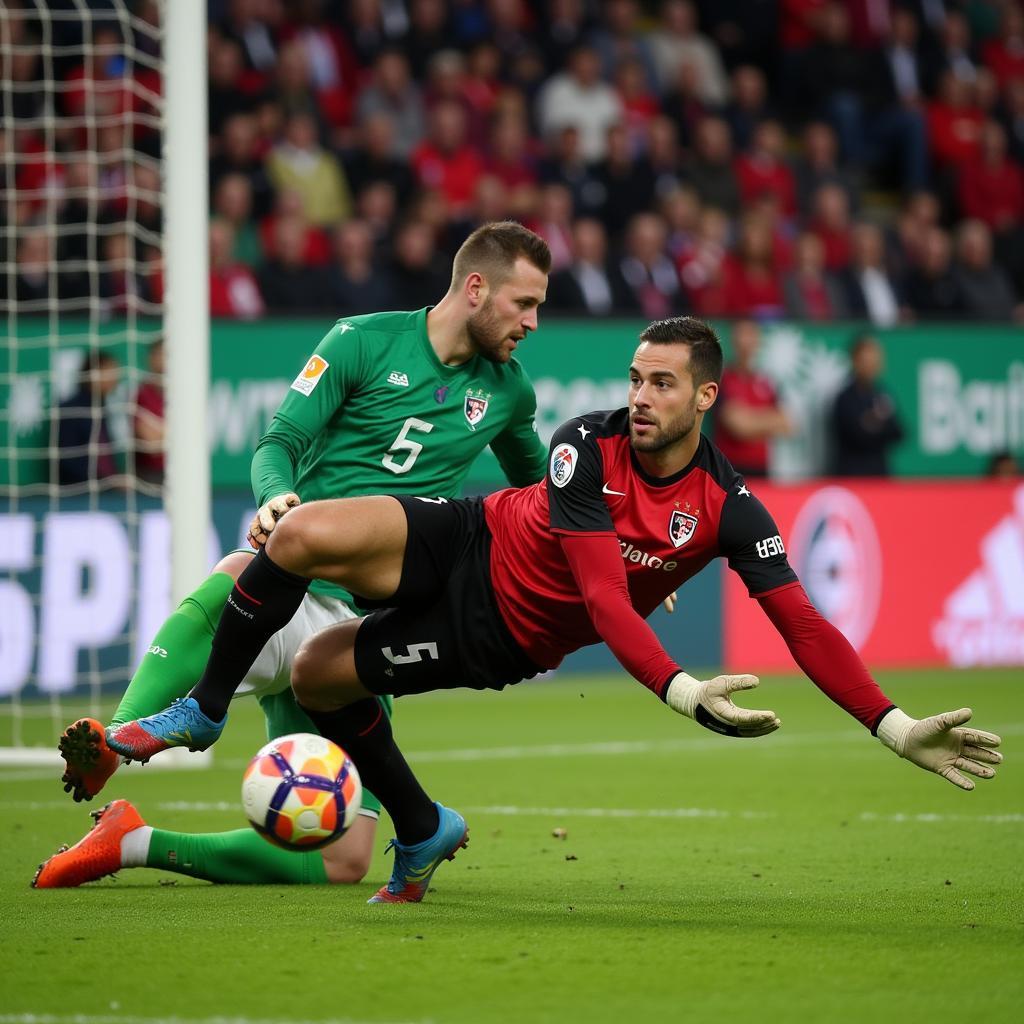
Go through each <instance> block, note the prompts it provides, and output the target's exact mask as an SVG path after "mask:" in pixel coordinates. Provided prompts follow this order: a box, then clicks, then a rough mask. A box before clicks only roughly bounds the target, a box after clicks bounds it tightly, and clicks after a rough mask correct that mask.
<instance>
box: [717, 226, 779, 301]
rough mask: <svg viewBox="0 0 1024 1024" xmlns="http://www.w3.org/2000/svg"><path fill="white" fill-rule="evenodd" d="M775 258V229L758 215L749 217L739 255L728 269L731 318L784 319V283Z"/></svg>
mask: <svg viewBox="0 0 1024 1024" xmlns="http://www.w3.org/2000/svg"><path fill="white" fill-rule="evenodd" d="M774 257H775V246H774V240H773V238H772V229H771V225H770V224H769V222H768V221H767V219H766V218H765V217H763V216H761V215H760V214H758V213H756V212H754V211H751V212H749V213H747V214H745V215H744V217H743V220H742V222H741V224H740V237H739V240H738V242H737V245H736V251H735V253H734V254H733V255H732V256H731V257H730V258H729V260H728V261H727V262H726V265H725V312H726V314H727V315H728V316H756V317H760V318H764V317H779V316H781V315H782V312H783V301H782V281H781V278H780V275H779V270H778V268H777V266H776V264H775V258H774Z"/></svg>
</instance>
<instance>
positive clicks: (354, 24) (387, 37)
mask: <svg viewBox="0 0 1024 1024" xmlns="http://www.w3.org/2000/svg"><path fill="white" fill-rule="evenodd" d="M345 7H346V10H345V11H344V17H345V19H346V22H345V29H346V35H347V36H348V39H349V42H350V43H351V45H352V48H353V50H354V51H355V55H356V61H357V63H358V64H359V66H360V67H361V68H366V67H369V66H370V65H371V64H373V62H374V61H375V60H376V59H377V57H378V56H379V55H380V52H381V50H383V49H384V48H385V47H386V46H388V45H389V44H390V43H392V42H394V41H395V40H396V39H397V37H399V36H401V35H402V33H404V32H405V31H406V29H407V28H408V27H409V22H408V16H407V15H406V12H405V7H404V5H402V4H397V5H396V4H393V3H389V4H386V5H385V4H382V3H381V0H349V3H348V4H346V5H345Z"/></svg>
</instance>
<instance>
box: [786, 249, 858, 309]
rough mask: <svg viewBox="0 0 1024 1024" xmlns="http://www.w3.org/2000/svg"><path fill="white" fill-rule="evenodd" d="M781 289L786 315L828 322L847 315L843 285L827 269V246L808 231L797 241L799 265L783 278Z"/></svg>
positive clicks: (797, 260)
mask: <svg viewBox="0 0 1024 1024" xmlns="http://www.w3.org/2000/svg"><path fill="white" fill-rule="evenodd" d="M782 293H783V296H784V298H785V303H786V316H788V317H791V318H792V319H794V320H807V321H812V322H814V321H817V322H825V321H830V320H843V319H845V318H846V317H847V315H848V312H847V309H846V301H845V296H844V295H843V289H842V286H841V284H840V283H839V281H838V280H837V279H836V277H835V276H834V275H833V274H831V273H829V271H827V270H826V269H825V247H824V246H823V245H822V242H821V239H820V238H819V237H818V236H817V235H815V234H812V233H811V232H809V231H805V232H804V233H803V234H801V235H800V237H799V238H798V239H797V241H796V266H795V267H794V268H793V269H792V270H791V271H790V272H789V273H788V274H786V275H785V277H784V278H783V281H782Z"/></svg>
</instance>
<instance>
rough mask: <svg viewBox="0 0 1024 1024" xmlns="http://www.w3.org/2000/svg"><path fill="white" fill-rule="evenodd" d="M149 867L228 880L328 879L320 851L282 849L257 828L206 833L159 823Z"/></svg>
mask: <svg viewBox="0 0 1024 1024" xmlns="http://www.w3.org/2000/svg"><path fill="white" fill-rule="evenodd" d="M146 867H150V868H161V869H163V870H164V871H174V872H176V873H177V874H179V875H191V876H192V878H205V879H206V880H207V881H208V882H221V883H226V884H228V885H232V884H233V885H275V884H284V885H322V884H323V883H325V882H326V881H327V869H326V868H325V867H324V859H323V856H322V854H321V853H320V851H319V850H309V851H307V852H305V853H298V852H294V853H293V852H292V851H290V850H280V849H278V848H277V847H276V846H271V844H270V843H268V842H267V841H266V840H265V839H263V838H262V837H260V836H259V835H257V834H256V833H255V832H254V831H253V830H252V829H251V828H241V829H237V830H236V831H234V832H214V833H210V834H206V835H192V834H190V833H188V832H164V831H162V830H161V829H158V828H155V829H153V835H152V837H151V838H150V841H149V855H148V856H147V858H146Z"/></svg>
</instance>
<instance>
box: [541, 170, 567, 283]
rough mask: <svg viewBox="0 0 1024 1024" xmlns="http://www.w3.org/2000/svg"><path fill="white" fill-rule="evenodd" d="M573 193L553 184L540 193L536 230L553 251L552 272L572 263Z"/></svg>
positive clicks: (562, 186) (546, 186)
mask: <svg viewBox="0 0 1024 1024" xmlns="http://www.w3.org/2000/svg"><path fill="white" fill-rule="evenodd" d="M572 214H573V209H572V193H571V192H570V191H569V190H568V189H567V188H566V187H565V186H564V185H559V184H556V183H554V182H552V183H551V184H550V185H545V186H544V187H543V188H542V189H541V192H540V204H539V206H538V208H537V218H536V220H535V221H534V223H533V225H532V230H534V231H535V232H536V233H537V234H538V235H540V237H541V238H543V239H544V241H545V242H547V243H548V248H549V249H550V250H551V270H552V271H553V272H554V271H557V270H564V269H565V268H566V267H567V266H568V265H569V264H570V263H571V262H572Z"/></svg>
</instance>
